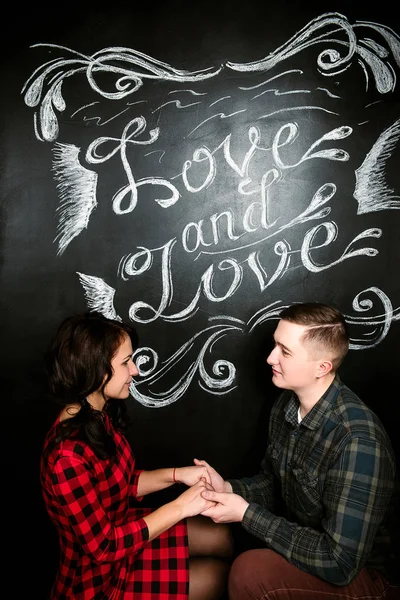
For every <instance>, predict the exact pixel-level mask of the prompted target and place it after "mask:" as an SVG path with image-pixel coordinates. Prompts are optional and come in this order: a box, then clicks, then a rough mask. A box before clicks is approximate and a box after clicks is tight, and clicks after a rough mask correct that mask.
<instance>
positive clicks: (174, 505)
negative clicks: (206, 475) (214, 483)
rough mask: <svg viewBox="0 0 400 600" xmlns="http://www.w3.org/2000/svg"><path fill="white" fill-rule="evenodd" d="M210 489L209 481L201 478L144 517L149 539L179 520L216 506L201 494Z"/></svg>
mask: <svg viewBox="0 0 400 600" xmlns="http://www.w3.org/2000/svg"><path fill="white" fill-rule="evenodd" d="M210 489H211V486H210V485H209V484H208V483H206V482H204V481H202V480H200V481H198V482H197V483H196V484H194V485H193V486H192V487H190V488H189V489H187V490H186V491H185V492H183V494H181V495H180V496H178V498H176V499H175V500H173V501H172V502H169V503H168V504H164V505H163V506H161V507H160V508H157V510H155V511H153V512H152V513H150V514H148V515H146V516H145V517H143V520H144V521H145V522H146V524H147V527H148V530H149V540H153V539H154V538H156V537H157V536H159V535H160V534H161V533H163V532H164V531H166V530H167V529H169V528H170V527H172V526H173V525H175V524H176V523H178V521H181V520H182V519H185V518H187V517H194V516H196V515H198V514H200V513H201V512H203V511H205V510H207V509H208V508H211V507H212V506H214V502H210V501H208V500H205V499H204V498H203V497H202V496H201V494H202V492H205V491H207V490H210Z"/></svg>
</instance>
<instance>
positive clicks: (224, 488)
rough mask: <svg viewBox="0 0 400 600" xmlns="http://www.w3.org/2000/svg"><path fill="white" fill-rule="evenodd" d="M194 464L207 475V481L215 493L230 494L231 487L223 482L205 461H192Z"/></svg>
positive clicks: (226, 482)
mask: <svg viewBox="0 0 400 600" xmlns="http://www.w3.org/2000/svg"><path fill="white" fill-rule="evenodd" d="M193 462H194V464H195V465H198V466H201V467H204V468H205V469H206V470H207V473H208V479H207V481H208V480H209V482H210V483H211V485H212V487H213V488H214V490H215V491H216V492H231V491H232V486H231V484H230V483H229V482H228V481H224V479H223V478H222V477H221V475H220V474H219V473H217V471H216V470H215V469H213V467H211V465H209V464H208V463H207V462H206V461H205V460H198V459H197V458H195V459H194V461H193Z"/></svg>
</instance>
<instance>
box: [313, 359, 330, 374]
mask: <svg viewBox="0 0 400 600" xmlns="http://www.w3.org/2000/svg"><path fill="white" fill-rule="evenodd" d="M332 369H333V365H332V361H330V360H328V359H327V358H326V359H324V360H320V361H318V363H317V373H316V377H317V379H319V378H320V377H324V376H325V375H328V373H331V372H332Z"/></svg>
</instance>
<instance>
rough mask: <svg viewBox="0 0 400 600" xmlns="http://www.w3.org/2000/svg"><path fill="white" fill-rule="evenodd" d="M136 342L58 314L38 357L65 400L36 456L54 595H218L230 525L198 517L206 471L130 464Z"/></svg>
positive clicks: (94, 321) (129, 335)
mask: <svg viewBox="0 0 400 600" xmlns="http://www.w3.org/2000/svg"><path fill="white" fill-rule="evenodd" d="M136 345H137V338H136V334H135V332H134V330H132V329H131V328H130V327H128V326H126V325H124V324H122V323H120V322H119V321H113V320H111V319H107V318H105V317H103V316H102V315H101V314H98V313H88V314H85V315H77V316H74V317H69V318H67V319H65V320H64V321H63V323H62V324H61V325H60V327H59V329H58V331H57V333H56V335H55V338H54V340H53V342H52V345H51V348H50V350H49V352H48V355H47V358H46V366H47V371H48V376H49V384H50V390H51V392H52V394H53V396H54V397H55V398H56V399H57V400H58V401H60V402H61V403H62V405H63V407H64V408H63V409H62V411H61V413H60V415H59V416H58V418H57V419H56V421H55V423H54V425H53V427H52V428H51V429H50V431H49V433H48V435H47V437H46V441H45V445H44V449H43V454H42V460H41V484H42V490H43V496H44V501H45V505H46V509H47V511H48V513H49V516H50V518H51V520H52V521H53V523H54V524H55V526H56V528H57V530H58V534H59V542H60V565H59V570H58V574H57V577H56V581H55V582H54V585H53V588H52V592H51V598H52V599H54V600H55V599H57V600H61V599H64V598H74V599H75V600H89V599H96V600H100V599H107V600H128V598H129V599H131V600H132V599H133V598H134V600H142V599H143V600H145V599H150V598H151V599H152V600H153V599H154V600H155V599H160V600H161V599H165V600H167V599H170V598H171V599H176V600H178V599H179V600H180V599H186V598H188V594H189V599H190V600H197V599H200V598H201V599H202V600H206V599H208V598H209V599H210V600H211V599H212V598H219V597H220V596H221V594H222V593H223V589H224V583H225V578H226V574H227V571H228V568H229V565H228V562H227V560H226V559H228V558H229V557H230V555H231V538H230V534H229V530H228V529H227V528H226V527H227V526H224V525H215V524H214V523H212V522H211V521H208V520H207V519H206V518H205V517H196V515H199V514H200V513H201V512H202V511H204V510H206V509H207V508H209V507H210V506H211V505H212V504H211V503H210V502H208V501H206V500H204V499H203V498H202V496H201V492H202V491H204V490H206V489H211V486H210V478H209V475H208V472H207V469H206V468H205V467H204V466H188V467H181V468H168V469H167V468H165V469H157V470H153V471H144V470H137V469H135V461H134V457H133V456H132V452H131V449H130V447H129V444H128V442H127V439H126V437H125V435H124V434H125V433H126V430H127V424H128V420H127V415H126V407H125V403H124V402H123V400H125V399H126V398H127V397H128V396H129V386H130V384H131V382H132V378H133V377H134V376H136V375H138V370H137V368H136V366H135V364H134V363H133V362H132V354H133V348H136ZM178 481H179V482H181V483H183V484H185V485H186V486H188V489H186V490H185V491H184V492H183V493H182V494H181V495H179V496H178V497H177V498H176V499H175V500H173V501H171V502H169V503H167V504H165V505H163V506H161V507H160V508H157V509H156V510H151V509H146V508H138V504H139V502H138V500H139V501H140V500H141V499H142V497H143V496H146V495H147V494H150V493H152V492H156V491H158V490H162V489H165V488H167V487H169V486H171V485H173V484H174V483H176V482H178ZM188 517H189V519H188V520H187V521H186V518H188ZM190 517H195V518H194V519H190ZM199 520H201V523H199ZM189 555H190V557H191V558H190V561H189ZM189 582H190V585H189Z"/></svg>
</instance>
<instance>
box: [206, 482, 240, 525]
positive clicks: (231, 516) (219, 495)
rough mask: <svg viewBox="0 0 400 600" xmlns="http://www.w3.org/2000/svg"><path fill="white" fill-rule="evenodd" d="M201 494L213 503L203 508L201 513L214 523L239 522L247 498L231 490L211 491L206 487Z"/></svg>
mask: <svg viewBox="0 0 400 600" xmlns="http://www.w3.org/2000/svg"><path fill="white" fill-rule="evenodd" d="M201 495H202V496H203V498H204V499H205V500H208V501H210V502H212V503H213V506H211V507H210V508H207V509H206V510H203V512H202V513H201V514H202V515H204V516H205V517H210V519H212V520H213V521H214V523H235V522H241V521H242V520H243V515H244V513H245V512H246V510H247V507H248V506H249V503H248V502H247V500H245V499H244V498H242V497H241V496H239V495H238V494H233V493H232V492H213V491H212V490H210V489H208V488H207V489H205V490H203V491H202V492H201Z"/></svg>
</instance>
